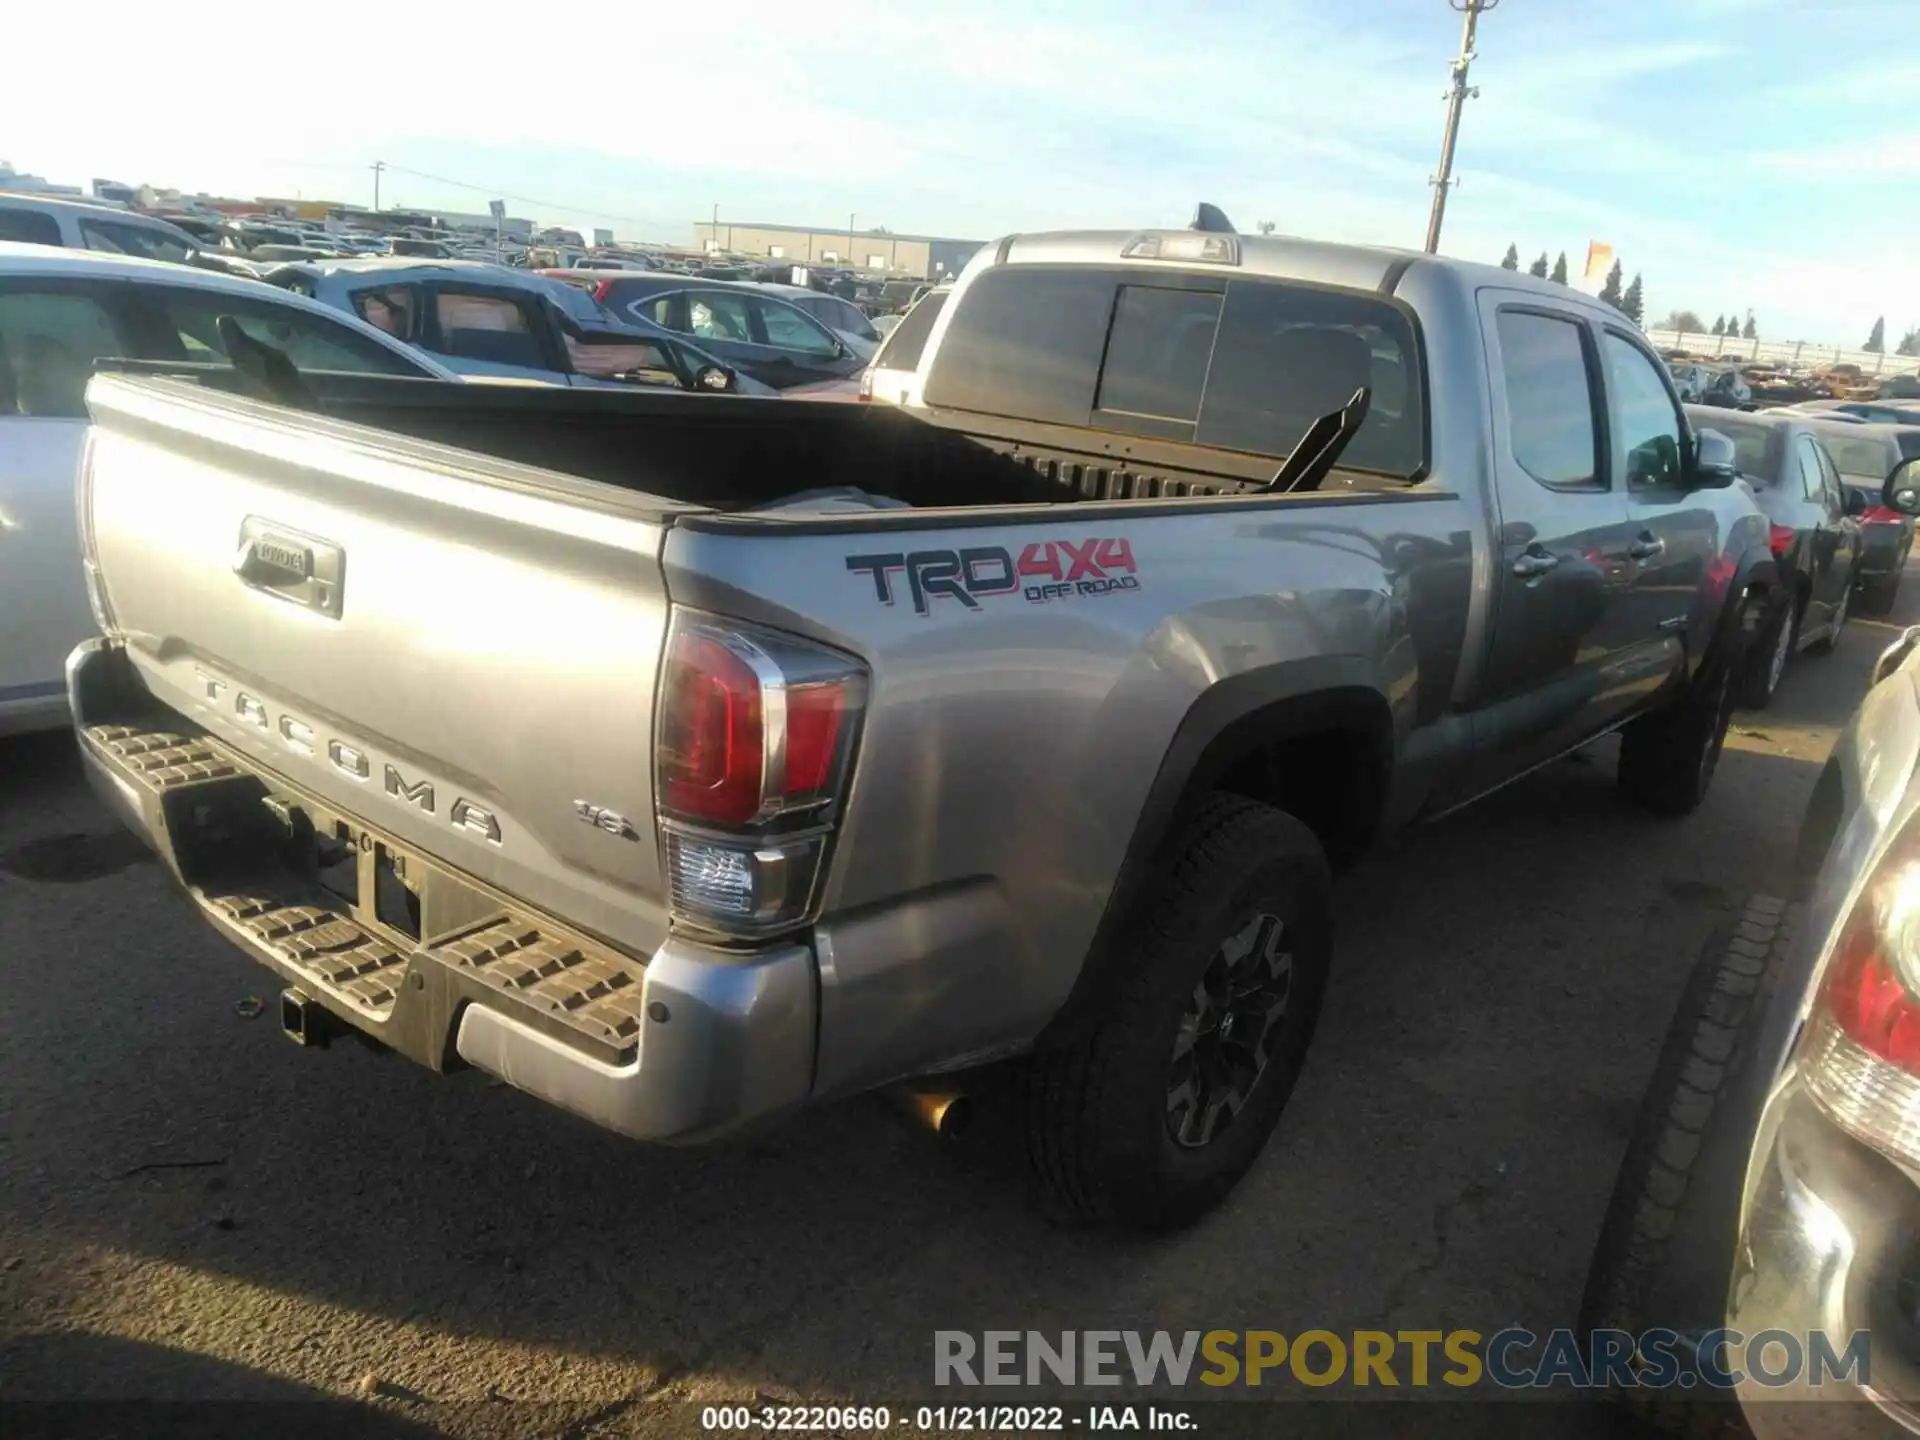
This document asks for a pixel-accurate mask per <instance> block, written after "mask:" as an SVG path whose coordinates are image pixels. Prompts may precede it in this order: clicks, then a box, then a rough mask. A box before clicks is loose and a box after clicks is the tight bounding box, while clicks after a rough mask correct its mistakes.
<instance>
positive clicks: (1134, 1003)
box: [1025, 795, 1332, 1230]
mask: <svg viewBox="0 0 1920 1440" xmlns="http://www.w3.org/2000/svg"><path fill="white" fill-rule="evenodd" d="M1330 888H1331V880H1330V876H1329V872H1328V868H1327V860H1326V856H1325V854H1324V853H1323V852H1322V850H1321V846H1320V842H1319V841H1318V839H1316V838H1315V836H1314V834H1313V832H1312V831H1311V830H1309V829H1308V828H1307V827H1306V826H1305V825H1303V824H1301V823H1300V822H1299V821H1298V820H1296V819H1294V818H1293V817H1292V816H1291V815H1287V814H1285V813H1283V812H1281V811H1279V810H1275V809H1273V808H1272V807H1271V806H1267V805H1260V804H1257V803H1255V802H1254V801H1251V800H1246V799H1242V798H1240V797H1238V796H1231V795H1216V796H1213V797H1212V798H1210V799H1209V800H1207V801H1206V802H1205V804H1203V805H1202V806H1201V807H1200V808H1199V810H1198V811H1197V812H1196V813H1195V814H1194V815H1193V817H1192V818H1191V819H1190V820H1189V821H1188V822H1187V823H1186V824H1185V825H1183V826H1181V827H1180V828H1179V830H1178V831H1177V833H1176V834H1175V835H1174V836H1173V837H1172V838H1171V839H1170V841H1169V843H1168V844H1167V846H1166V847H1165V849H1164V850H1163V852H1162V861H1161V868H1160V870H1159V878H1158V879H1157V880H1155V881H1154V882H1153V883H1152V884H1151V885H1150V886H1149V887H1148V889H1147V891H1146V893H1145V894H1143V895H1142V896H1141V897H1140V901H1139V904H1138V905H1137V907H1136V909H1135V910H1134V913H1133V924H1132V926H1131V927H1130V929H1129V930H1128V931H1127V932H1126V939H1125V940H1124V941H1122V942H1121V943H1122V944H1123V945H1124V947H1125V950H1124V953H1123V954H1121V955H1118V956H1116V957H1114V963H1113V965H1112V970H1111V974H1110V978H1109V982H1108V987H1107V990H1106V992H1105V994H1104V996H1103V997H1102V999H1101V1000H1100V1001H1099V1002H1098V1009H1097V1010H1096V1011H1095V1012H1094V1013H1093V1014H1092V1015H1091V1016H1089V1017H1088V1019H1087V1021H1086V1023H1085V1024H1084V1025H1083V1026H1082V1027H1081V1029H1080V1032H1079V1033H1078V1034H1077V1036H1076V1037H1075V1038H1074V1039H1072V1040H1071V1041H1069V1042H1067V1043H1064V1044H1061V1045H1059V1046H1056V1047H1054V1048H1051V1049H1048V1050H1045V1051H1043V1052H1041V1053H1039V1054H1037V1055H1035V1056H1034V1057H1033V1059H1032V1061H1031V1062H1030V1064H1029V1067H1028V1071H1027V1096H1026V1105H1025V1128H1026V1135H1027V1154H1028V1158H1029V1160H1030V1162H1031V1164H1032V1167H1033V1172H1034V1176H1035V1178H1036V1180H1037V1181H1038V1183H1039V1186H1040V1188H1041V1190H1042V1191H1043V1193H1044V1195H1045V1197H1046V1198H1047V1200H1048V1201H1049V1202H1050V1206H1049V1208H1050V1209H1052V1210H1053V1211H1055V1212H1056V1213H1057V1214H1059V1215H1061V1216H1062V1217H1063V1218H1067V1219H1071V1220H1075V1221H1080V1222H1093V1223H1108V1224H1119V1225H1123V1226H1126V1227H1128V1228H1132V1229H1139V1230H1167V1229H1173V1228H1176V1227H1178V1226H1181V1225H1186V1224H1189V1223H1191V1222H1192V1221H1194V1220H1196V1219H1198V1218H1199V1217H1200V1216H1201V1215H1203V1214H1205V1213H1206V1212H1207V1211H1208V1210H1209V1209H1211V1208H1212V1207H1213V1206H1214V1205H1216V1204H1217V1203H1219V1201H1220V1200H1221V1199H1222V1198H1223V1197H1224V1196H1225V1195H1226V1194H1227V1192H1228V1191H1229V1190H1231V1189H1232V1188H1233V1186H1234V1184H1235V1183H1236V1182H1238V1180H1239V1179H1240V1177H1241V1176H1242V1175H1244V1174H1245V1173H1246V1171H1247V1169H1248V1167H1249V1166H1251V1165H1252V1164H1253V1162H1254V1159H1255V1158H1256V1157H1257V1156H1258V1155H1259V1153H1260V1150H1261V1147H1262V1146H1264V1145H1265V1144H1266V1140H1267V1136H1268V1135H1269V1134H1270V1133H1271V1132H1272V1130H1273V1127H1274V1125H1275V1124H1276V1123H1277V1122H1278V1120H1279V1118H1280V1112H1281V1111H1282V1110H1283V1109H1284V1108H1285V1107H1286V1103H1287V1097H1288V1096H1289V1095H1290V1094H1291V1093H1292V1090H1293V1085H1294V1081H1295V1079H1296V1078H1297V1077H1298V1075H1299V1073H1300V1066H1301V1063H1302V1061H1303V1060H1304V1059H1305V1056H1306V1052H1307V1046H1308V1043H1309V1042H1310V1041H1311V1040H1312V1038H1313V1027H1314V1022H1315V1020H1316V1019H1317V1018H1318V1015H1319V1010H1320V999H1321V995H1322V993H1323V992H1324V990H1325V988H1326V979H1327V968H1328V961H1329V958H1330V955H1331V950H1332V923H1331V915H1330V906H1329V891H1330Z"/></svg>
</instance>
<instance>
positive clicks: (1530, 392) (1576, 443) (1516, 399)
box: [1495, 309, 1607, 490]
mask: <svg viewBox="0 0 1920 1440" xmlns="http://www.w3.org/2000/svg"><path fill="white" fill-rule="evenodd" d="M1495 330H1496V335H1497V338H1498V339H1499V342H1500V375H1501V379H1502V381H1503V382H1504V384H1505V387H1506V392H1507V443H1508V445H1509V446H1510V447H1511V449H1512V450H1513V458H1514V459H1515V460H1516V461H1518V462H1519V464H1520V468H1521V469H1522V470H1525V471H1526V472H1527V473H1528V474H1529V475H1531V476H1532V477H1533V478H1534V479H1536V480H1538V481H1539V482H1540V483H1541V484H1543V485H1552V486H1555V487H1573V488H1576V489H1586V488H1592V489H1598V490H1604V489H1606V488H1607V482H1606V479H1605V477H1604V475H1603V473H1602V471H1601V468H1600V441H1599V434H1600V431H1599V426H1598V425H1597V424H1595V422H1594V412H1593V397H1594V390H1595V387H1594V383H1593V370H1592V363H1591V360H1590V359H1589V356H1588V350H1587V344H1586V340H1585V338H1584V337H1585V330H1584V327H1582V326H1581V325H1580V323H1579V322H1578V321H1576V320H1573V319H1571V318H1562V317H1560V316H1557V315H1543V314H1540V313H1539V312H1537V311H1533V310H1512V309H1502V310H1501V311H1500V313H1499V318H1498V320H1497V322H1496V324H1495Z"/></svg>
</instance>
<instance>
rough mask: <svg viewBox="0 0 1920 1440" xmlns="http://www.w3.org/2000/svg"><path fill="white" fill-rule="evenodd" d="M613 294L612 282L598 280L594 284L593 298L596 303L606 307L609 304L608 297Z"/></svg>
mask: <svg viewBox="0 0 1920 1440" xmlns="http://www.w3.org/2000/svg"><path fill="white" fill-rule="evenodd" d="M612 293H613V282H612V281H611V280H596V281H594V282H593V298H594V301H595V303H597V304H600V305H605V304H606V303H607V297H608V296H609V295H611V294H612Z"/></svg>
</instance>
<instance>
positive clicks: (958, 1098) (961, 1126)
mask: <svg viewBox="0 0 1920 1440" xmlns="http://www.w3.org/2000/svg"><path fill="white" fill-rule="evenodd" d="M890 1094H891V1097H892V1099H893V1102H894V1104H896V1105H897V1106H899V1107H900V1109H901V1110H903V1111H904V1112H905V1113H906V1114H908V1115H910V1116H911V1117H912V1118H913V1119H915V1120H917V1121H918V1122H919V1123H920V1124H921V1125H923V1126H925V1127H926V1128H927V1129H928V1130H931V1131H932V1132H933V1133H934V1134H936V1135H938V1136H940V1137H941V1138H942V1139H943V1140H952V1139H956V1138H958V1137H959V1136H961V1135H964V1134H965V1133H966V1131H967V1129H968V1127H969V1126H971V1125H972V1124H973V1101H972V1100H971V1099H969V1098H968V1097H967V1096H966V1095H963V1094H960V1093H958V1092H955V1091H950V1090H913V1089H903V1090H894V1091H891V1092H890Z"/></svg>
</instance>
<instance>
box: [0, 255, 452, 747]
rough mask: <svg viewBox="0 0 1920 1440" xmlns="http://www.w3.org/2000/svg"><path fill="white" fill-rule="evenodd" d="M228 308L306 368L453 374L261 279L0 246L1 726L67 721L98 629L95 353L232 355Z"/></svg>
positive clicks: (7, 729)
mask: <svg viewBox="0 0 1920 1440" xmlns="http://www.w3.org/2000/svg"><path fill="white" fill-rule="evenodd" d="M222 316H226V317H230V318H231V319H233V320H235V321H236V322H238V323H239V325H240V327H241V329H242V330H243V331H244V332H245V333H247V334H248V335H251V336H253V337H254V338H255V339H257V340H260V341H263V342H265V343H268V344H270V345H273V346H274V347H276V348H277V349H279V350H280V351H282V352H283V353H285V354H286V355H287V356H289V357H290V358H291V359H292V360H293V361H294V363H295V364H296V365H298V366H300V367H304V368H307V369H316V370H345V371H353V372H358V373H361V374H369V375H412V376H419V377H422V378H426V379H436V380H450V379H452V378H453V376H452V374H451V372H449V371H448V370H446V369H444V368H443V367H441V366H439V365H436V364H435V363H434V362H433V361H432V360H430V359H428V358H427V357H426V356H424V355H421V354H418V353H417V352H415V351H412V350H410V349H408V348H407V347H406V346H405V345H402V344H400V343H399V342H398V341H395V340H391V339H389V338H388V337H387V336H385V335H382V334H380V333H379V332H378V331H377V330H374V329H373V328H372V327H370V326H367V325H363V324H361V323H360V322H359V321H357V320H351V319H348V318H346V317H344V316H340V315H335V314H333V313H331V312H329V311H327V310H326V309H324V308H323V307H321V306H319V305H315V304H313V303H311V302H310V301H305V300H300V299H297V298H296V297H294V296H291V295H286V294H282V293H280V292H279V291H275V290H269V289H268V288H267V287H266V286H264V285H261V284H258V283H257V282H255V281H251V280H232V279H229V278H227V277H225V276H222V275H215V274H210V273H208V272H206V271H203V270H192V269H188V268H187V267H185V266H181V265H170V264H163V263H158V262H155V261H151V260H129V259H122V258H121V257H119V256H109V255H102V254H98V253H93V252H88V251H85V250H53V249H48V248H46V247H44V246H40V245H11V244H0V734H9V733H13V732H15V731H24V730H39V729H49V728H58V727H60V726H62V725H65V724H66V723H67V687H66V684H65V682H64V680H63V679H62V669H61V667H62V666H63V665H64V663H65V661H66V656H67V654H68V652H69V651H71V650H72V649H73V647H74V646H75V645H77V644H79V643H80V642H81V641H82V640H84V639H85V638H86V637H87V636H89V635H91V634H93V633H94V628H93V622H92V619H91V617H90V616H89V615H88V612H87V599H86V590H85V587H84V585H83V583H82V581H81V578H80V540H79V535H78V533H77V530H76V519H75V513H74V492H73V485H74V478H75V476H76V475H77V474H78V473H79V469H80V454H81V450H82V448H83V447H84V445H85V443H86V435H87V410H86V402H85V398H84V396H85V390H86V384H87V377H88V375H89V374H90V373H91V371H92V369H93V366H94V363H95V362H96V361H97V360H99V359H101V358H102V357H105V356H118V357H130V358H135V359H145V360H196V361H219V360H222V359H224V358H225V347H224V343H223V341H222V340H221V337H220V335H219V332H218V329H217V325H216V322H217V321H218V319H219V318H220V317H222Z"/></svg>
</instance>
